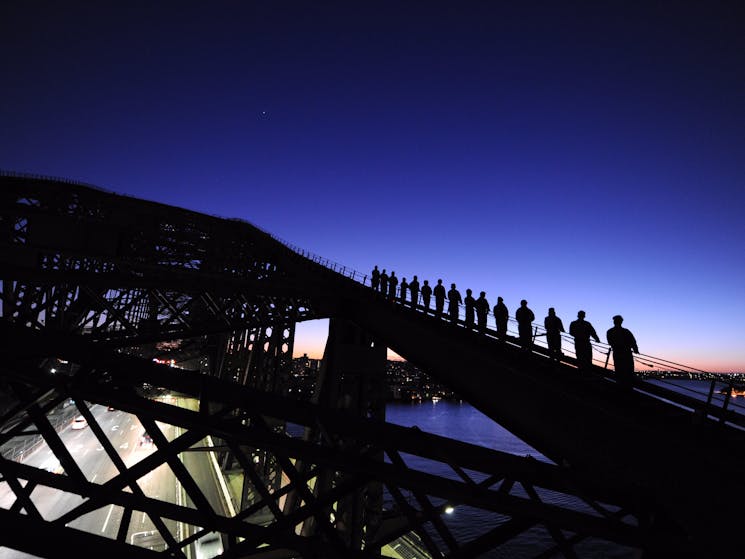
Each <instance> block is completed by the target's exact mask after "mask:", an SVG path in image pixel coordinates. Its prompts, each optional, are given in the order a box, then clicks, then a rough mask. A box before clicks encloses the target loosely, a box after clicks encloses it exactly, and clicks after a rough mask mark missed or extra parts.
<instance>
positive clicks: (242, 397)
mask: <svg viewBox="0 0 745 559" xmlns="http://www.w3.org/2000/svg"><path fill="white" fill-rule="evenodd" d="M0 253H1V254H2V257H1V258H0V265H1V266H2V272H1V273H0V282H1V283H0V305H1V306H0V393H1V394H2V401H0V404H1V407H0V445H2V446H1V447H0V448H1V449H2V456H1V457H0V488H2V489H4V491H5V493H4V494H2V495H0V517H1V518H2V520H3V527H4V529H3V531H2V533H1V535H0V546H4V547H7V548H9V549H15V550H19V551H23V552H26V553H30V554H33V555H36V556H39V557H57V556H59V552H60V549H77V550H85V551H83V554H84V555H90V556H94V555H95V556H102V555H104V554H107V555H110V556H116V557H118V556H126V557H151V556H152V557H155V556H162V555H166V556H168V557H193V556H194V553H195V551H196V550H197V548H198V547H199V545H200V543H201V542H203V541H204V539H205V538H206V537H208V536H210V535H211V534H218V536H219V539H220V542H221V547H222V549H223V554H222V556H224V557H251V558H254V557H255V558H285V557H286V558H290V557H303V558H333V557H339V558H353V557H359V558H362V557H371V558H377V557H433V558H471V557H482V556H484V555H485V554H488V553H489V552H490V551H491V550H499V549H509V546H510V545H515V542H516V541H518V542H519V539H520V538H521V537H524V535H525V534H526V533H539V534H540V537H539V538H538V539H539V540H541V538H542V541H543V542H544V543H545V546H544V548H543V549H541V550H536V551H535V552H534V556H536V557H550V556H565V557H579V556H582V555H583V553H584V552H586V550H587V549H592V547H591V546H592V545H593V544H594V543H596V542H598V541H602V542H613V543H614V544H617V545H618V546H623V547H627V548H628V549H629V550H633V549H636V550H642V551H644V552H645V553H647V554H648V555H649V556H654V555H655V554H657V553H661V551H662V550H665V551H670V550H672V551H675V552H677V553H679V554H680V556H685V555H690V556H699V555H700V556H703V555H701V550H702V549H703V547H704V546H703V544H702V542H701V541H700V539H697V538H698V537H699V536H698V535H697V534H695V533H692V532H690V531H689V530H687V527H686V526H684V525H682V524H681V523H680V522H678V521H677V520H676V519H675V517H674V514H672V513H671V512H670V507H669V506H667V502H665V501H664V499H663V497H664V495H663V496H662V497H661V496H658V495H650V492H649V491H648V486H647V485H645V483H646V482H645V481H641V482H638V483H637V482H636V481H634V480H635V477H634V476H631V475H630V476H626V477H624V475H622V474H618V475H616V474H614V472H613V471H612V470H609V471H608V472H599V471H597V469H596V467H597V464H594V463H592V462H590V461H589V460H590V459H589V458H587V457H586V456H585V454H582V453H579V451H578V452H577V454H576V455H575V454H573V453H572V451H570V450H567V449H568V448H570V447H571V445H575V446H576V445H583V444H586V441H583V440H571V437H568V438H567V437H565V438H564V440H563V441H560V443H559V442H556V440H555V439H556V438H557V436H556V433H554V432H552V430H551V429H552V428H550V427H547V426H546V424H545V422H546V417H541V414H540V413H539V412H538V411H535V410H533V411H531V409H530V408H529V406H530V405H536V404H529V403H528V401H527V400H526V402H525V405H524V406H523V407H522V410H521V409H518V407H519V406H517V405H516V403H515V402H517V401H518V400H519V398H520V397H519V396H515V394H521V393H523V392H524V391H525V390H526V389H525V387H524V386H522V385H521V384H520V383H526V382H530V383H537V382H538V380H540V379H538V377H540V376H541V375H542V374H543V372H542V371H543V369H545V368H547V367H554V368H555V367H556V365H555V364H551V363H549V360H548V359H545V358H543V357H541V356H538V357H540V360H538V361H536V359H533V358H532V357H531V358H526V357H525V356H524V355H522V354H521V353H520V352H519V351H518V349H517V348H514V347H511V346H509V345H508V344H505V343H500V342H499V341H498V340H495V339H491V338H489V337H483V336H482V337H481V338H479V339H476V338H475V334H474V333H472V332H465V331H462V329H460V330H459V331H457V332H451V331H449V330H447V331H445V330H443V326H442V325H441V324H440V323H438V322H436V321H435V320H433V319H432V317H430V316H418V315H417V313H414V312H408V310H407V311H404V310H403V309H400V308H398V307H397V305H396V304H395V303H391V302H389V301H386V300H384V299H383V298H381V297H379V296H378V294H376V293H373V292H372V290H370V289H369V288H368V287H365V286H363V285H361V284H360V283H359V282H357V281H355V279H354V278H349V277H347V275H345V274H344V273H340V271H339V270H335V269H333V268H332V269H329V267H328V266H325V265H323V264H321V263H319V262H317V261H314V260H312V259H309V258H307V257H306V256H304V255H302V254H299V253H298V252H297V251H295V250H293V249H291V248H289V247H288V246H286V245H284V244H283V243H281V242H279V241H278V240H276V239H275V238H273V237H272V236H271V235H269V234H267V233H265V232H263V231H262V230H260V229H258V228H256V227H254V226H253V225H251V224H249V223H247V222H243V221H239V220H227V219H221V218H216V217H212V216H207V215H204V214H199V213H196V212H192V211H187V210H184V209H180V208H175V207H170V206H166V205H162V204H157V203H153V202H147V201H143V200H138V199H134V198H130V197H126V196H120V195H116V194H113V193H110V192H106V191H103V190H101V189H97V188H94V187H90V186H86V185H81V184H75V183H69V182H65V181H60V180H54V179H45V178H36V177H27V176H7V175H6V176H2V177H0ZM419 314H421V313H419ZM317 318H328V319H330V331H329V340H328V343H327V346H326V353H325V356H324V360H323V365H322V367H321V370H320V372H319V375H318V379H317V387H316V393H315V395H314V397H313V398H312V400H311V401H300V400H298V399H297V398H296V397H293V396H292V394H290V393H289V391H288V386H289V378H290V374H291V361H292V359H291V358H292V352H293V343H294V332H295V326H296V324H297V323H298V322H301V321H305V320H311V319H317ZM432 340H440V342H439V343H438V346H439V347H440V348H441V350H442V351H443V352H447V354H448V355H450V356H451V357H450V358H448V357H447V356H445V355H434V354H435V353H436V352H433V351H432V350H431V346H432ZM448 344H450V345H448ZM386 347H392V348H394V349H395V350H396V351H397V352H398V353H399V354H400V355H402V356H404V357H405V358H407V359H410V360H411V361H412V362H414V363H415V364H417V365H418V366H420V367H421V368H422V369H423V370H424V371H425V372H428V373H430V374H432V375H433V376H435V377H436V378H437V379H438V380H439V381H441V382H444V383H445V384H448V385H450V386H452V388H453V389H455V390H457V391H459V393H462V394H463V395H464V397H465V399H466V400H468V401H469V402H471V403H473V404H474V405H475V406H476V407H478V408H479V409H481V410H482V411H484V412H485V413H486V414H487V415H489V416H490V417H492V418H494V419H495V420H499V421H500V423H502V424H504V425H505V426H506V427H507V428H509V429H510V430H511V431H513V432H514V433H515V434H517V435H518V436H521V437H524V438H525V440H527V441H528V442H529V443H530V444H531V445H533V446H534V447H535V448H537V449H538V450H539V451H540V452H542V453H543V454H544V455H545V456H546V458H544V457H543V456H538V457H537V458H536V457H524V456H513V455H510V454H506V453H503V452H499V451H496V450H492V449H487V448H483V447H479V446H475V445H471V444H467V443H464V442H461V441H457V440H453V439H449V438H447V437H442V436H438V435H434V434H431V433H426V432H423V431H421V430H419V429H415V428H405V427H401V426H397V425H393V424H390V423H386V422H385V411H384V410H385V405H384V402H383V391H384V388H383V374H384V367H385V348H386ZM459 351H462V352H465V353H463V355H469V356H471V357H469V358H470V359H474V360H476V361H474V363H472V364H469V363H468V361H467V359H466V358H465V357H463V356H462V355H461V354H459ZM428 352H429V353H428ZM430 354H433V355H432V356H429V355H430ZM448 359H451V361H448ZM442 363H444V365H441V364H442ZM457 363H461V364H462V365H463V366H468V367H469V368H470V367H473V368H474V370H483V371H486V372H487V373H488V374H489V375H490V378H491V377H493V376H494V374H493V372H494V371H501V372H503V373H504V375H503V377H502V378H504V379H506V380H503V381H502V380H497V381H489V382H505V383H511V384H509V385H499V386H495V387H493V390H492V389H490V390H489V391H488V392H489V393H493V394H501V395H502V396H499V397H495V398H493V399H489V400H488V401H485V400H484V398H485V396H484V395H483V394H482V395H479V386H481V387H482V392H483V386H484V385H483V382H487V381H485V380H483V379H481V381H482V382H480V381H479V378H478V377H477V378H475V379H474V380H473V381H472V383H471V384H459V383H460V382H461V381H460V380H458V378H459V376H462V375H458V374H454V373H453V372H452V371H453V368H454V367H456V366H457ZM172 364H176V365H177V366H172ZM443 367H444V368H443ZM564 367H565V368H567V369H568V370H570V371H576V367H574V366H573V365H571V364H570V365H564ZM485 378H486V377H485ZM510 379H511V380H510ZM526 379H528V380H526ZM536 379H538V380H536ZM541 382H542V383H543V381H541ZM572 382H574V381H571V382H568V384H569V385H570V386H573V385H572ZM546 383H548V384H547V385H546V390H548V391H550V390H551V389H552V388H551V385H550V383H551V381H550V380H547V381H546V382H545V383H543V384H546ZM543 384H541V386H543ZM585 384H587V383H586V382H585V383H584V384H583V383H582V382H579V381H578V382H577V383H576V385H577V387H578V388H577V390H578V391H581V390H587V388H585ZM608 384H609V383H603V384H602V385H601V386H600V385H599V386H598V387H597V388H596V390H597V391H598V394H600V395H601V396H603V397H606V396H607V398H608V399H609V400H608V401H609V402H611V405H612V406H617V405H620V404H619V403H618V402H619V397H618V396H617V395H615V393H614V392H613V391H612V389H609V388H608V386H607V385H608ZM531 386H532V384H531ZM508 388H509V389H514V390H515V392H514V394H513V395H512V396H510V393H509V391H508ZM620 401H621V402H623V398H621V400H620ZM71 402H72V405H71V406H67V404H68V403H71ZM68 408H69V409H71V410H72V415H75V416H77V415H80V416H82V417H83V418H84V419H85V422H86V423H87V425H88V428H89V430H90V433H91V434H92V436H94V437H95V446H96V448H97V449H98V452H101V453H103V454H105V456H106V458H107V460H108V462H109V463H110V464H111V467H112V472H111V474H110V475H109V476H108V477H107V479H105V480H101V479H94V477H95V476H92V475H91V472H90V471H88V470H87V466H86V464H85V462H84V461H83V460H81V458H82V457H81V456H80V455H79V454H78V452H77V450H76V448H75V447H73V446H71V445H70V444H69V443H67V442H66V440H65V438H64V437H63V433H62V431H63V430H65V429H66V428H67V425H68V423H69V422H68V423H65V421H67V420H69V419H70V417H71V414H70V412H67V415H65V413H66V412H65V411H64V410H65V409H68ZM104 409H105V410H108V409H113V410H118V411H120V412H124V413H126V414H128V416H129V417H131V418H133V420H134V421H135V422H136V423H138V424H139V425H141V426H142V428H143V429H144V430H145V431H146V432H147V433H148V435H149V437H150V438H151V440H152V443H153V445H152V448H151V449H150V450H149V451H148V452H147V453H146V454H143V455H142V457H141V459H139V460H137V461H132V460H130V459H129V457H128V456H124V455H123V453H122V450H121V448H117V446H116V444H115V442H114V439H113V436H112V432H110V431H108V430H107V427H106V423H105V418H104V419H102V415H101V413H100V411H98V410H104ZM536 409H537V408H536ZM655 409H656V408H655ZM651 410H652V408H651V407H650V409H649V413H653V412H652V411H651ZM577 413H578V414H579V416H580V417H578V419H577V421H584V420H585V419H586V416H583V415H582V413H583V412H581V411H579V412H577ZM668 415H669V413H668ZM526 416H530V418H529V419H526ZM60 417H66V418H67V419H65V420H63V422H62V424H61V425H60V423H59V421H60V419H59V418H60ZM554 417H555V416H554ZM614 417H615V416H614ZM548 421H549V422H550V419H549V420H548ZM608 421H611V420H610V419H609V420H608ZM613 421H616V419H613ZM601 423H602V422H601ZM541 425H543V427H541ZM556 428H557V429H558V428H560V426H559V427H556ZM717 432H718V433H720V432H722V429H719V430H718V431H717ZM541 433H545V435H542V434H541ZM726 434H727V436H729V437H731V438H733V440H739V439H737V437H739V435H733V434H730V433H729V432H728V431H727V432H726ZM578 436H579V437H582V436H583V433H578ZM587 437H588V439H587V440H591V439H592V437H591V436H590V434H589V432H588V433H587ZM560 438H561V437H559V439H560ZM33 447H44V448H47V449H49V450H50V451H51V452H52V453H53V455H54V456H55V457H56V460H57V461H58V463H59V467H58V468H57V469H56V470H55V471H48V470H47V469H45V468H44V467H41V466H39V465H33V464H31V463H30V462H27V461H26V456H27V455H28V454H29V453H30V452H29V448H33ZM600 452H601V453H602V451H600ZM596 454H597V452H596ZM194 456H200V457H202V458H204V459H205V460H210V461H211V463H212V464H214V466H215V471H216V475H217V477H218V478H219V479H223V478H226V479H228V480H229V481H228V483H229V485H230V489H231V490H228V491H226V492H224V497H223V498H222V500H221V501H220V502H219V503H216V502H215V501H214V500H213V499H211V498H210V497H209V496H208V495H207V491H206V489H205V486H204V482H203V481H202V480H200V479H199V478H198V477H197V476H196V475H195V473H194V472H193V471H192V469H191V467H190V466H189V464H190V462H189V460H190V459H191V457H194ZM655 460H656V459H655ZM655 460H652V462H653V464H655V465H656V464H657V462H656V461H655ZM728 466H729V463H728ZM733 467H734V466H733ZM619 471H620V470H619ZM164 472H165V473H164ZM593 472H595V474H593ZM156 474H157V475H158V476H162V477H159V479H168V480H172V483H173V485H174V486H175V487H178V495H177V498H176V497H165V496H163V495H161V494H159V492H153V491H149V490H148V489H147V487H148V484H147V483H145V480H147V479H149V476H155V475H156ZM611 477H612V478H613V479H614V481H613V482H610V481H609V479H610V478H611ZM236 488H237V489H236ZM3 495H4V496H3ZM231 495H232V497H231ZM665 495H666V494H665ZM50 500H53V501H55V502H57V503H68V506H67V507H66V508H65V509H64V510H58V509H57V510H56V511H55V512H54V513H51V512H49V509H48V506H47V505H48V503H49V501H50ZM698 504H699V505H700V504H701V503H698ZM701 506H703V505H701ZM453 509H455V510H456V513H457V511H459V510H461V511H462V510H469V511H471V512H474V511H475V512H477V513H478V515H479V517H480V518H481V519H482V520H483V521H482V522H480V524H479V527H474V528H473V529H471V530H469V531H468V532H467V533H464V532H463V531H462V530H460V531H459V530H458V529H456V528H454V525H453V522H452V515H451V514H450V513H451V512H452V510H453ZM107 511H108V512H107ZM107 514H108V516H106V515H107ZM96 515H99V516H106V521H107V524H108V526H109V528H108V531H107V532H105V533H102V531H101V530H90V529H86V528H85V526H87V525H88V524H86V519H88V518H90V517H92V516H96ZM145 517H147V519H149V523H150V524H151V525H152V530H151V533H150V536H152V537H151V538H149V539H147V540H145V539H142V540H140V541H137V540H135V539H134V538H133V534H134V533H135V532H137V529H136V522H137V519H138V518H145ZM111 519H114V520H111ZM143 522H144V520H143ZM29 534H33V537H30V536H29ZM534 539H535V538H534ZM153 541H156V542H157V545H149V544H148V543H147V542H153ZM588 546H590V547H588Z"/></svg>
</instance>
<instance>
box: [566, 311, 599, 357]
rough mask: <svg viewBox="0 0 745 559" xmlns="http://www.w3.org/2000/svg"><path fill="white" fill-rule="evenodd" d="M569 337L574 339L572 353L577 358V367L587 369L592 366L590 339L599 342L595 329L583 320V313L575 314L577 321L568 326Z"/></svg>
mask: <svg viewBox="0 0 745 559" xmlns="http://www.w3.org/2000/svg"><path fill="white" fill-rule="evenodd" d="M569 335H570V336H572V337H573V338H574V353H575V355H576V356H577V365H579V366H580V367H589V366H590V365H592V344H591V343H590V338H593V339H594V340H595V341H596V342H599V341H600V338H598V334H597V332H595V328H593V326H592V324H590V323H589V322H587V321H586V320H585V311H579V312H578V313H577V320H574V321H572V323H571V324H570V325H569Z"/></svg>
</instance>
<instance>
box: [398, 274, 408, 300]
mask: <svg viewBox="0 0 745 559" xmlns="http://www.w3.org/2000/svg"><path fill="white" fill-rule="evenodd" d="M408 291H409V284H408V283H406V278H403V279H402V280H401V291H399V295H398V296H399V298H400V299H401V304H402V305H405V304H406V294H407V293H408Z"/></svg>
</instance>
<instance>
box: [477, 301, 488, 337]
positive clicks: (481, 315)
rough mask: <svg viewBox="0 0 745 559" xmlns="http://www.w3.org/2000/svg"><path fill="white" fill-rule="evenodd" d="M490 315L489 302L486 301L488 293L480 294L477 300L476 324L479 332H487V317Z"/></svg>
mask: <svg viewBox="0 0 745 559" xmlns="http://www.w3.org/2000/svg"><path fill="white" fill-rule="evenodd" d="M488 315H489V301H487V300H486V291H482V292H481V293H479V298H478V299H476V322H477V323H478V328H479V332H481V333H483V332H486V317H487V316H488Z"/></svg>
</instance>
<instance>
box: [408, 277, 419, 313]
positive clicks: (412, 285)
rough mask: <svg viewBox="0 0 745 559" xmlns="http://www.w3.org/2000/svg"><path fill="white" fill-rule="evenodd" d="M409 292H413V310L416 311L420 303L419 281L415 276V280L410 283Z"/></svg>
mask: <svg viewBox="0 0 745 559" xmlns="http://www.w3.org/2000/svg"><path fill="white" fill-rule="evenodd" d="M409 291H411V308H412V309H415V308H416V305H417V303H418V302H419V280H418V279H417V277H416V276H414V279H413V280H411V283H409Z"/></svg>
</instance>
